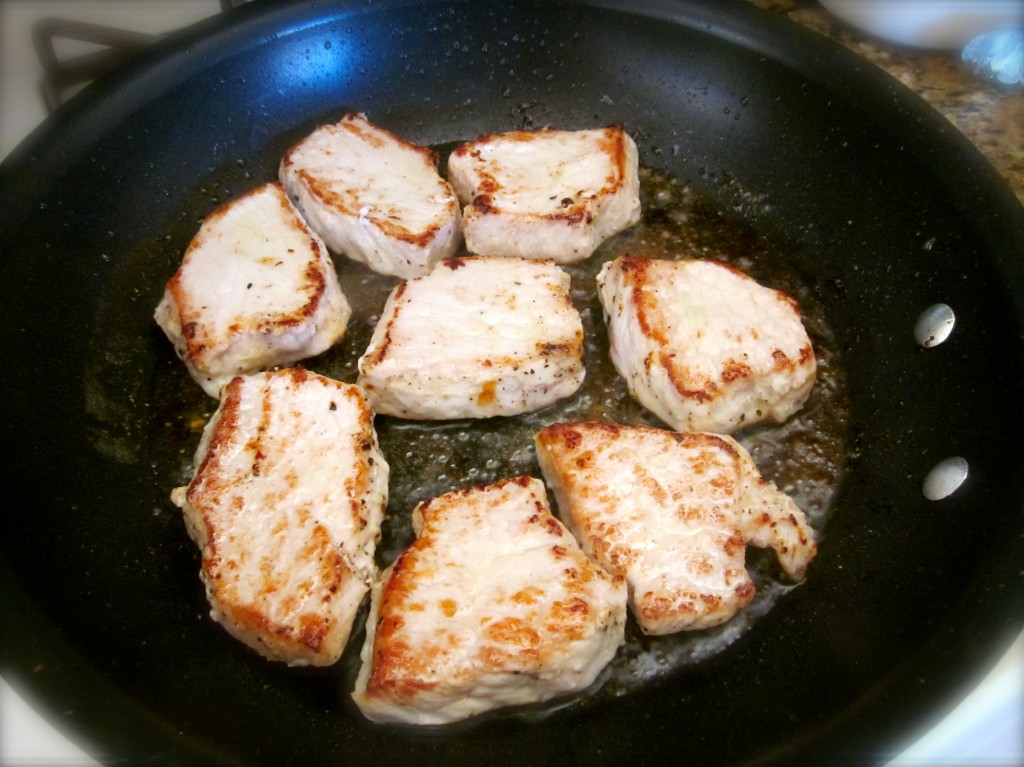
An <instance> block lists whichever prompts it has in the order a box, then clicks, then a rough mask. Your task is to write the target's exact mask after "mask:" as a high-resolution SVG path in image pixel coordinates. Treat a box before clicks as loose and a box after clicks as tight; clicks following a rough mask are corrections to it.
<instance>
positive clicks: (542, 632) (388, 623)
mask: <svg viewBox="0 0 1024 767" xmlns="http://www.w3.org/2000/svg"><path fill="white" fill-rule="evenodd" d="M532 482H533V480H531V478H529V477H525V476H522V477H511V478H508V479H506V480H503V481H500V482H497V483H494V484H493V485H490V486H488V487H487V488H486V489H491V490H499V489H502V488H504V487H507V486H518V487H522V488H527V487H529V486H530V485H531V484H532ZM482 489H485V488H479V487H477V488H465V489H461V490H454V491H452V492H450V493H446V494H444V495H442V496H438V497H436V498H432V499H430V500H427V501H424V502H422V503H421V504H419V505H418V506H417V513H418V514H419V515H420V518H421V519H422V528H421V529H420V532H419V534H418V536H417V538H416V540H414V541H413V542H412V543H411V544H410V545H409V546H408V547H407V548H406V549H405V551H403V552H402V554H400V555H399V557H398V558H397V559H396V560H395V563H394V564H393V566H392V568H391V569H390V574H389V576H388V577H387V579H386V580H385V581H384V583H383V585H382V588H381V595H380V597H379V605H378V612H377V623H376V630H375V636H374V642H373V648H372V663H371V670H370V674H369V677H368V680H367V684H366V694H367V696H368V697H371V698H374V697H376V698H390V699H392V700H409V699H413V698H415V697H416V696H417V694H418V693H421V692H424V691H429V690H433V689H435V688H437V687H438V686H442V685H443V686H445V687H452V686H454V687H457V686H458V685H459V684H460V682H461V681H464V680H462V679H460V678H458V677H459V673H458V672H455V677H444V678H441V677H439V676H438V674H437V673H436V671H435V669H434V664H435V663H437V662H438V659H439V658H442V657H443V656H444V655H445V654H446V652H448V651H450V650H451V649H452V646H451V645H450V644H448V642H449V641H451V640H449V639H447V638H446V636H447V635H446V634H445V633H444V631H443V630H439V632H438V634H436V635H435V638H434V639H433V640H429V641H428V643H427V644H425V645H424V644H417V645H415V646H413V645H412V644H410V642H409V641H408V638H407V635H406V633H405V619H404V617H403V616H404V615H405V614H408V613H409V612H412V611H418V610H422V609H423V606H422V605H419V604H417V603H416V602H414V601H413V598H414V597H413V595H414V593H415V587H416V585H417V583H418V582H420V581H422V580H424V579H427V580H429V579H430V578H432V577H434V575H435V574H436V573H437V572H438V568H439V567H441V566H442V565H441V564H439V563H438V562H437V561H436V559H434V558H432V557H431V549H432V548H433V547H434V545H435V543H434V541H435V537H436V536H440V535H444V532H443V520H444V518H445V515H446V513H447V512H448V511H449V510H450V509H453V508H457V507H458V505H459V504H461V503H464V502H466V500H467V498H469V497H470V496H471V495H472V494H474V493H477V492H479V491H480V490H482ZM523 525H524V526H530V527H531V528H534V529H537V530H541V531H543V532H545V533H546V534H547V535H550V537H551V540H552V545H551V547H550V549H549V553H550V555H551V556H553V557H554V558H555V559H557V560H560V561H564V564H565V566H564V568H563V570H562V572H563V577H562V583H561V585H562V586H563V587H564V588H565V589H566V591H567V596H566V598H565V599H563V600H557V601H554V602H553V603H551V605H550V606H549V609H548V612H547V613H545V614H541V615H539V616H538V617H537V618H536V619H533V620H526V619H524V618H523V617H520V616H506V617H504V618H500V619H498V620H493V621H492V620H490V619H489V618H486V617H485V618H483V619H482V620H483V622H482V623H481V625H480V626H479V630H480V632H481V635H482V636H484V637H486V638H487V640H489V642H490V644H485V645H484V646H483V647H481V648H479V652H478V654H477V655H476V656H475V657H474V658H470V659H467V663H468V664H469V666H470V668H468V669H461V670H462V671H463V672H464V674H465V675H467V676H469V677H472V676H473V675H474V674H476V673H485V672H486V671H487V670H493V671H505V672H512V673H515V672H516V671H517V670H519V671H521V672H523V673H530V671H531V670H533V669H536V668H537V667H538V665H539V664H541V663H542V662H543V661H544V658H545V657H546V656H547V655H549V654H551V653H553V652H555V651H556V649H557V647H558V646H560V645H562V644H564V643H565V642H568V641H573V640H578V639H580V638H583V637H585V636H586V635H587V632H588V631H590V630H592V628H593V616H592V607H591V605H590V603H589V602H588V601H587V597H588V595H589V592H590V588H592V586H591V584H592V582H593V581H594V579H595V578H608V577H609V576H608V575H606V574H605V573H603V572H602V571H601V570H600V569H599V568H598V567H597V566H596V565H594V564H593V563H592V562H590V561H589V560H588V559H587V558H586V557H585V556H584V555H583V553H582V552H581V551H580V550H579V549H578V548H576V547H575V545H572V541H571V538H569V536H568V534H567V533H566V532H565V530H564V528H563V527H562V526H561V524H560V523H559V522H558V521H557V520H556V519H555V518H554V517H553V516H552V514H551V513H550V511H549V510H548V508H547V504H546V500H545V499H544V498H542V497H535V498H534V502H533V511H532V513H530V514H528V515H527V516H526V517H525V520H524V522H523ZM563 544H566V545H563ZM544 588H545V584H542V583H538V584H535V585H534V586H530V587H527V588H524V589H521V590H520V591H518V592H516V593H515V594H513V595H511V597H510V599H511V601H512V602H514V603H515V604H517V605H529V606H537V607H538V609H539V607H540V605H539V603H540V602H541V601H542V598H543V596H544ZM449 601H450V600H449ZM442 610H443V614H444V615H446V616H448V617H452V616H453V615H454V614H455V605H454V604H450V605H442ZM442 662H443V661H442Z"/></svg>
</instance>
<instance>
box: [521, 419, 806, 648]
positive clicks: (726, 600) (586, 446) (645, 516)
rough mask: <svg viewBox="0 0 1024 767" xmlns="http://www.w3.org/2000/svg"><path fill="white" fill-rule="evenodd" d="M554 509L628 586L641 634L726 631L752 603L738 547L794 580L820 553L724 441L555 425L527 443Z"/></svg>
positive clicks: (784, 501)
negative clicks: (765, 552)
mask: <svg viewBox="0 0 1024 767" xmlns="http://www.w3.org/2000/svg"><path fill="white" fill-rule="evenodd" d="M536 445H537V458H538V461H539V462H540V466H541V470H542V471H543V473H544V478H545V480H546V481H547V483H548V486H549V487H550V488H551V489H552V492H553V493H554V495H555V499H556V501H557V504H558V512H559V515H560V516H561V517H562V519H563V520H564V521H565V523H566V525H567V526H568V527H569V529H570V530H572V532H573V534H574V535H575V536H576V537H577V539H578V540H579V541H580V544H581V545H582V547H583V549H584V551H586V552H587V553H588V554H589V555H590V556H592V557H593V558H594V559H595V560H596V561H597V562H598V563H600V564H601V565H602V566H603V567H604V568H605V569H607V570H608V571H609V572H611V573H614V574H616V575H621V576H623V577H625V579H626V582H627V583H628V585H629V593H630V607H631V609H632V611H633V614H634V616H635V617H636V619H637V622H638V624H639V625H640V628H641V630H642V631H643V632H644V633H646V634H670V633H673V632H676V631H681V630H692V629H701V628H707V627H709V626H715V625H717V624H720V623H723V622H725V621H727V620H728V619H729V618H731V617H732V616H733V615H735V614H736V612H737V611H739V610H740V609H741V608H743V607H744V606H745V605H746V604H747V603H748V602H749V601H750V599H751V598H752V597H753V595H754V585H753V583H752V582H751V579H750V575H749V574H748V573H747V570H746V567H745V565H744V554H745V544H746V543H747V542H749V543H753V544H754V545H756V546H761V547H771V548H773V549H775V551H776V553H777V555H778V557H779V562H780V564H781V565H782V568H783V569H784V570H785V571H786V573H787V574H789V575H790V576H791V577H793V578H794V579H802V578H803V577H804V574H805V572H806V570H807V566H808V564H809V563H810V561H811V560H812V559H813V558H814V555H815V552H816V549H817V545H816V543H815V541H814V535H813V531H812V530H811V529H810V527H809V526H808V525H807V522H806V519H805V518H804V514H803V512H802V511H801V510H800V509H799V508H798V507H797V505H796V504H795V503H794V502H793V500H792V499H791V498H789V497H788V496H787V495H785V494H784V493H781V492H780V491H779V490H777V489H776V488H775V486H774V485H773V484H771V483H769V482H767V481H766V480H764V479H763V478H762V477H761V474H760V473H759V472H758V470H757V467H756V466H755V465H754V462H753V461H752V460H751V458H750V455H749V454H748V453H747V451H746V450H744V449H743V447H742V446H741V445H739V443H737V442H736V441H735V440H733V439H732V438H731V437H726V436H722V435H716V434H707V433H694V432H690V433H679V432H671V431H666V430H663V429H655V428H651V427H647V426H620V425H616V424H609V423H560V424H554V425H552V426H548V427H545V428H544V429H542V430H541V431H540V432H539V433H538V434H537V436H536Z"/></svg>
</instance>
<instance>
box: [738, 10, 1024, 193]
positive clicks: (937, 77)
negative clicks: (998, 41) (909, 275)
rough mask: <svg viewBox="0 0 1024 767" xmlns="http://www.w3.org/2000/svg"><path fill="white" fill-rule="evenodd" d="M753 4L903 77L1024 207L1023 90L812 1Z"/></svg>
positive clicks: (953, 55) (947, 54)
mask: <svg viewBox="0 0 1024 767" xmlns="http://www.w3.org/2000/svg"><path fill="white" fill-rule="evenodd" d="M749 2H751V3H753V4H754V5H757V6H759V7H761V8H764V9H766V10H769V11H771V12H772V13H776V14H778V15H780V16H784V17H787V18H789V19H791V20H792V21H794V22H796V23H797V24H800V25H802V26H805V27H807V28H809V29H813V30H814V31H816V32H819V33H820V34H823V35H825V36H827V37H829V38H831V39H833V40H835V41H836V42H838V43H840V44H841V45H844V46H845V47H847V48H849V49H850V50H852V51H854V52H855V53H857V54H859V55H861V56H863V57H864V58H865V59H867V60H868V61H870V62H872V63H873V64H875V65H877V66H879V67H881V68H882V69H884V70H885V71H886V72H888V73H889V74H890V75H892V76H893V77H895V78H896V79H898V80H899V81H900V82H902V83H903V84H904V85H906V86H907V87H908V88H910V89H911V90H912V91H914V92H915V93H917V94H918V95H919V96H921V97H922V98H923V99H924V100H925V101H927V102H928V103H929V104H931V105H932V106H933V107H935V109H936V110H937V111H938V112H939V113H940V114H942V115H943V116H945V117H946V119H948V120H949V121H950V122H951V123H953V125H955V126H956V127H957V128H959V129H960V131H961V132H963V133H964V135H966V136H967V137H968V138H969V139H970V140H971V141H972V142H973V143H974V145H975V146H977V147H978V149H979V150H981V152H982V154H984V155H985V157H986V158H988V160H989V162H991V163H992V165H993V166H994V167H995V168H996V170H997V171H999V173H1000V174H1001V175H1002V176H1003V178H1005V179H1006V180H1007V182H1009V184H1010V188H1011V189H1012V190H1013V191H1014V193H1015V194H1016V195H1017V199H1019V200H1020V201H1021V203H1022V204H1024V88H1019V87H1018V88H1008V87H1006V86H998V85H995V84H992V83H989V82H986V81H984V80H982V79H980V78H978V77H977V76H975V75H974V74H973V73H972V72H971V71H970V70H969V69H968V68H967V67H966V66H964V64H963V63H962V62H961V61H960V57H959V52H956V51H950V52H942V51H939V52H937V51H919V50H908V49H901V48H899V47H896V46H893V45H889V44H887V43H884V42H879V41H877V40H873V39H871V38H869V37H867V36H866V35H864V34H862V33H860V32H857V31H856V30H852V29H851V28H850V27H848V26H846V25H844V24H843V23H842V22H840V21H838V20H837V19H835V18H834V17H832V16H831V15H830V14H829V13H828V12H827V11H826V10H825V9H824V8H822V7H821V6H820V5H818V4H817V3H816V2H813V0H749Z"/></svg>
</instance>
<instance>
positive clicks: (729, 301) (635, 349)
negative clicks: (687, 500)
mask: <svg viewBox="0 0 1024 767" xmlns="http://www.w3.org/2000/svg"><path fill="white" fill-rule="evenodd" d="M597 284H598V293H599V296H600V299H601V304H602V305H603V307H604V312H605V318H606V321H607V323H608V334H609V338H610V341H611V359H612V363H613V364H614V365H615V368H616V369H617V370H618V371H619V374H620V375H621V376H622V377H623V378H624V379H625V380H626V383H627V385H628V386H629V390H630V392H631V393H632V395H633V396H634V397H635V398H636V399H637V400H638V401H639V402H640V404H642V405H643V406H644V407H646V408H647V409H648V410H650V411H651V412H653V413H654V414H655V415H657V416H658V417H659V418H661V419H662V420H663V421H665V423H667V424H668V425H670V426H672V427H673V428H675V429H678V430H680V431H712V432H717V433H721V434H731V433H732V432H733V431H735V430H736V429H738V428H740V427H742V426H747V425H749V424H753V423H757V422H759V421H766V420H767V421H775V422H782V421H784V420H786V419H787V418H788V417H789V416H791V415H792V414H793V413H795V412H796V411H797V410H799V409H800V408H801V407H802V406H803V404H804V402H805V401H806V400H807V397H808V395H809V394H810V391H811V388H812V387H813V385H814V379H815V374H816V371H817V366H816V361H815V357H814V348H813V347H812V345H811V341H810V338H809V337H808V335H807V331H806V330H805V329H804V326H803V323H802V321H801V319H800V309H799V306H798V305H797V303H796V301H795V300H794V299H793V298H792V297H790V296H788V295H786V294H785V293H782V292H781V291H778V290H772V289H771V288H766V287H764V286H762V285H759V284H758V283H757V282H755V281H754V280H753V279H751V278H750V277H748V276H747V275H745V274H743V273H742V272H740V271H739V270H737V269H734V268H733V267H731V266H727V265H726V264H722V263H719V262H716V261H704V260H680V261H667V260H652V259H644V258H634V257H631V256H621V257H619V258H616V259H615V260H614V261H609V262H608V263H606V264H605V265H604V266H603V267H602V268H601V271H600V273H599V274H598V278H597Z"/></svg>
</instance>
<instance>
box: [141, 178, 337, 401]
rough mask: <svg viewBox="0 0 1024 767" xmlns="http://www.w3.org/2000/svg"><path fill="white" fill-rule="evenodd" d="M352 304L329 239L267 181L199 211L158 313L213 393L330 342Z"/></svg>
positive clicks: (312, 352)
mask: <svg viewBox="0 0 1024 767" xmlns="http://www.w3.org/2000/svg"><path fill="white" fill-rule="evenodd" d="M351 314H352V311H351V309H350V307H349V304H348V301H347V300H346V299H345V296H344V295H343V294H342V292H341V288H340V287H338V278H337V275H336V273H335V271H334V264H333V263H332V262H331V257H330V255H329V254H328V252H327V248H326V247H325V246H324V243H323V242H322V241H321V240H320V238H319V237H317V236H316V234H314V233H313V232H311V231H310V230H309V228H308V227H307V226H306V224H305V223H304V222H303V220H302V218H301V217H300V216H299V214H298V212H297V211H296V210H295V209H294V208H293V207H292V205H291V203H289V202H288V198H287V196H286V195H285V193H284V190H283V189H282V188H281V185H280V184H277V183H270V184H265V185H263V186H260V187H258V188H256V189H254V190H252V191H251V192H249V193H248V194H245V195H243V196H242V197H239V198H238V199H236V200H233V201H231V202H228V203H226V204H225V205H222V206H221V207H220V208H218V209H217V210H216V211H214V212H213V213H212V214H211V215H210V216H208V217H207V218H206V220H205V221H203V224H202V226H201V227H200V229H199V232H198V233H197V234H196V236H195V237H194V238H193V239H192V242H191V243H190V244H189V246H188V250H186V251H185V256H184V258H183V259H182V262H181V266H180V267H179V269H178V271H177V272H175V274H174V276H172V277H171V279H170V280H169V281H168V282H167V286H166V288H165V290H164V294H163V298H162V299H161V301H160V304H159V305H158V306H157V308H156V313H155V319H156V322H157V324H158V325H160V327H161V328H162V329H163V331H164V333H166V334H167V337H168V338H169V339H170V341H171V343H173V344H174V350H175V352H176V353H177V354H178V356H179V357H180V358H181V359H182V360H183V361H184V362H185V366H186V367H187V369H188V371H189V373H190V374H191V376H192V377H193V378H194V379H195V380H196V382H197V383H198V384H199V385H200V386H202V387H203V391H205V392H206V393H207V394H209V395H210V396H211V397H217V396H218V395H219V393H220V389H221V387H222V386H223V385H224V384H225V383H227V382H228V381H230V380H231V379H232V378H234V377H235V376H236V375H244V374H247V373H255V372H257V371H259V370H265V369H267V368H271V367H274V366H277V365H290V364H292V363H294V362H297V361H299V360H302V359H306V358H307V357H312V356H314V355H316V354H319V353H321V352H323V351H325V350H327V349H328V348H330V347H331V346H332V345H333V344H334V343H335V342H336V341H338V340H339V339H340V338H341V337H342V336H343V335H344V334H345V327H346V325H347V324H348V320H349V317H350V315H351Z"/></svg>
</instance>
